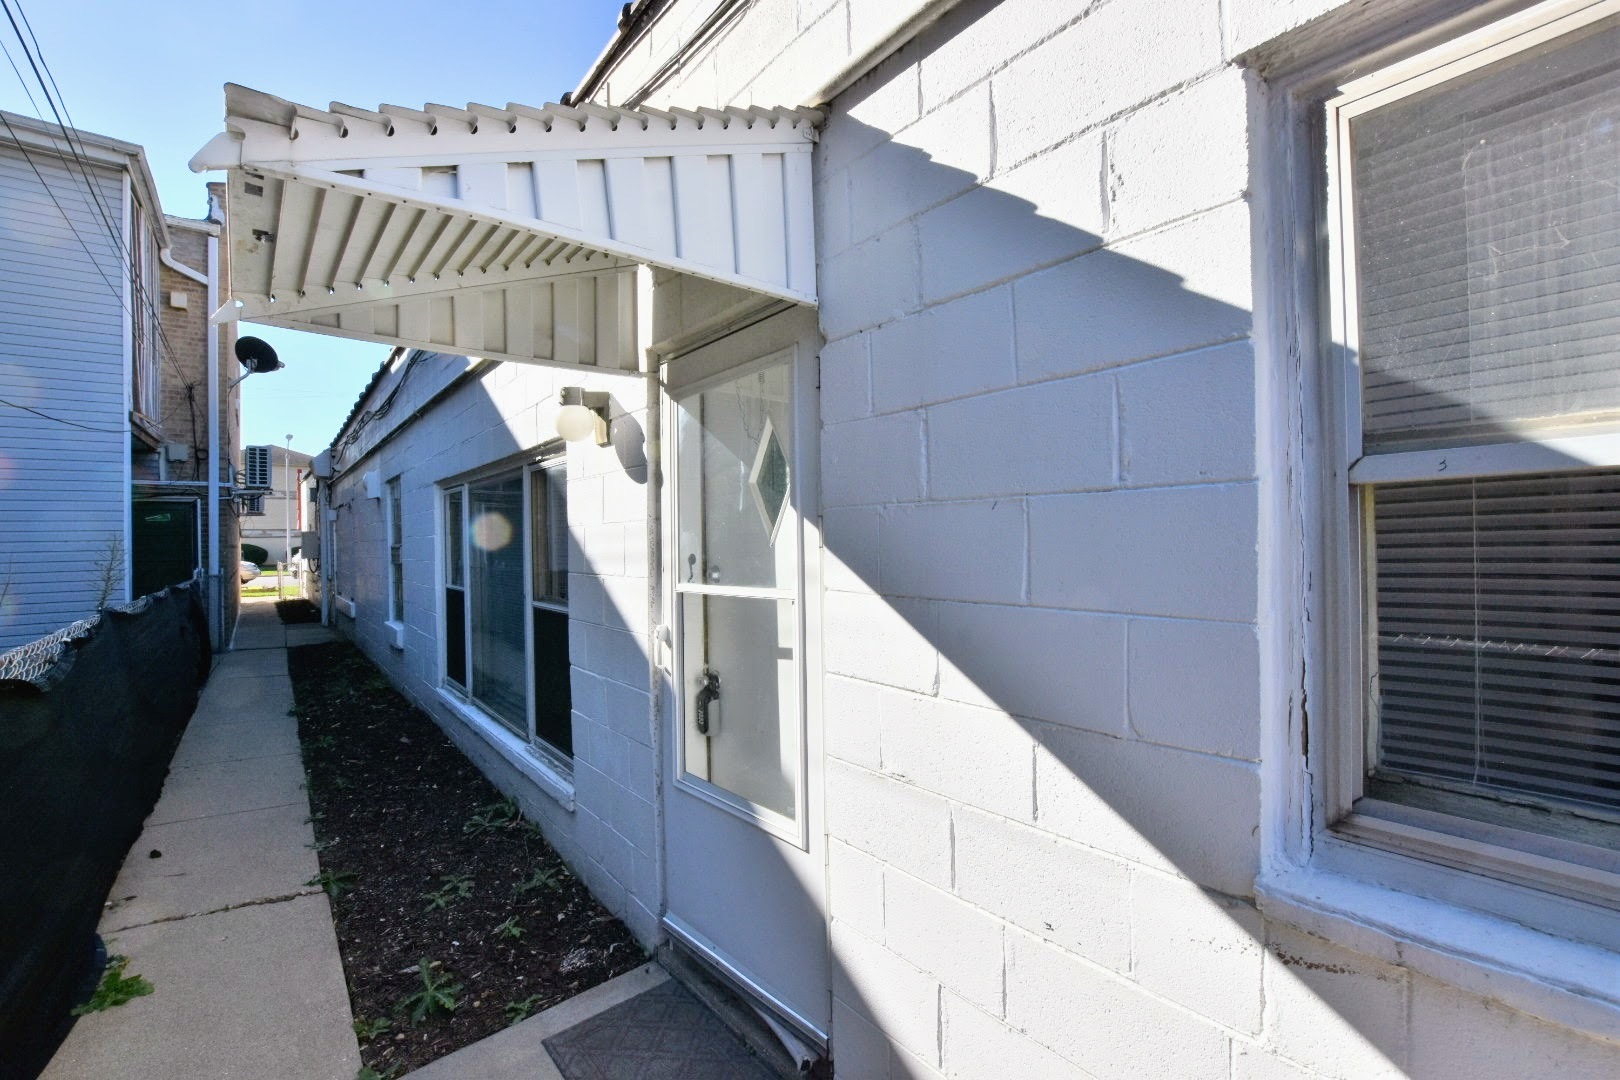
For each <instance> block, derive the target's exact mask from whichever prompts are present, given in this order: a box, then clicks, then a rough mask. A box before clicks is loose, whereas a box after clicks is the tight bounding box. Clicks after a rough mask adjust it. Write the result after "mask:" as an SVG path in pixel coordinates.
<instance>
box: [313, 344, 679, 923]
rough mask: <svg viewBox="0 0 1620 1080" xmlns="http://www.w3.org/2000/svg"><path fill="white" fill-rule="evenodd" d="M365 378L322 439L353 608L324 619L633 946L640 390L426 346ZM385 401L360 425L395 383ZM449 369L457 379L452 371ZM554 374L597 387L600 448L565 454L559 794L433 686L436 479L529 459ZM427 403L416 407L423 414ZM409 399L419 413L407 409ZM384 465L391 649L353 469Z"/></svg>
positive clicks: (382, 545) (640, 676) (653, 890)
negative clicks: (566, 683)
mask: <svg viewBox="0 0 1620 1080" xmlns="http://www.w3.org/2000/svg"><path fill="white" fill-rule="evenodd" d="M402 372H403V366H402V365H400V364H398V363H396V364H395V369H394V370H393V371H391V372H389V373H387V374H386V375H384V376H383V377H382V378H381V379H379V380H378V381H377V383H376V384H375V385H374V386H373V387H372V388H371V390H370V391H369V392H368V394H367V395H366V397H365V399H364V400H363V401H362V402H361V404H360V406H359V408H358V410H357V413H356V419H351V420H350V422H349V423H348V424H347V425H346V426H345V428H344V431H343V432H342V433H340V434H339V436H338V441H339V442H340V443H341V442H343V441H344V440H345V438H346V437H347V436H348V435H349V434H350V433H352V432H354V431H355V430H356V429H358V430H359V434H358V437H357V438H356V439H355V441H354V443H353V444H352V446H351V447H350V448H349V449H347V450H346V451H344V452H342V453H340V454H337V455H336V467H337V469H338V470H339V471H338V474H337V477H336V479H335V481H334V484H333V493H332V505H333V506H334V507H335V508H336V509H337V512H338V528H337V541H338V544H337V546H338V551H337V588H336V591H337V593H338V594H339V595H340V596H342V597H346V598H350V599H352V600H353V601H354V602H355V605H356V614H355V617H354V618H353V619H350V618H348V617H346V616H342V615H339V616H337V622H338V626H339V629H341V630H343V631H344V632H345V633H347V634H349V635H350V636H351V637H352V638H353V639H354V640H355V642H356V643H357V644H358V645H359V646H360V647H361V648H362V649H363V650H364V651H365V652H366V654H367V655H368V656H370V657H371V659H372V660H374V661H376V662H377V663H378V664H379V665H380V666H381V667H382V668H383V669H384V670H385V671H387V673H388V674H389V676H390V678H392V679H393V681H394V683H395V684H396V685H397V686H399V687H400V688H401V689H402V690H404V692H405V693H406V694H408V695H409V696H410V698H411V699H412V700H413V701H415V702H416V704H418V705H420V706H421V707H422V708H423V709H425V710H426V711H427V712H428V713H429V714H431V715H432V716H433V717H434V719H435V720H437V721H438V723H439V724H440V726H441V727H443V728H444V729H445V731H446V732H447V733H448V734H449V735H450V737H451V738H452V739H453V740H455V742H456V744H457V745H458V746H459V747H461V749H462V750H463V751H464V752H465V753H466V754H467V755H468V756H469V757H470V758H472V760H473V761H474V762H475V763H476V764H477V765H478V766H479V768H480V769H482V770H483V772H484V773H485V775H487V776H489V777H490V779H491V780H492V781H493V782H494V783H495V784H496V786H498V787H500V788H501V789H502V790H503V791H505V792H507V793H509V794H511V795H513V796H514V797H516V798H517V799H518V800H519V802H520V803H521V804H522V806H523V810H524V813H525V814H526V815H527V816H528V817H529V818H530V819H531V820H535V821H537V822H539V823H540V824H541V826H542V827H543V829H544V830H545V834H546V837H547V839H549V840H550V841H551V842H552V843H553V844H554V845H555V846H556V847H557V849H558V851H559V852H560V853H561V854H562V855H563V857H564V858H565V859H567V861H568V862H569V864H570V865H571V866H573V867H574V868H575V870H577V871H578V872H579V873H580V874H581V876H582V877H584V879H585V881H586V883H587V884H588V885H589V886H590V888H591V891H592V892H594V893H595V894H596V896H597V898H598V899H600V900H601V901H602V902H603V903H604V904H605V905H606V906H607V907H608V908H609V909H610V910H611V911H612V912H613V913H614V914H616V915H618V916H619V917H620V918H622V919H624V920H625V922H626V923H627V924H628V925H629V926H630V928H631V929H632V930H633V931H634V932H635V933H636V934H637V935H638V936H639V937H640V938H641V939H642V940H643V941H645V942H647V943H649V944H651V943H652V942H653V941H655V940H656V937H657V934H658V918H657V915H656V912H657V911H658V910H659V906H660V900H659V896H658V878H657V861H656V855H657V844H656V841H655V835H654V820H655V815H654V812H653V803H654V800H655V797H656V783H655V776H654V768H653V761H654V757H653V750H652V746H653V737H652V720H651V706H650V703H649V698H648V693H647V686H648V661H647V655H646V651H645V641H646V637H647V612H648V603H647V565H648V558H649V548H648V545H647V539H646V536H647V506H648V503H647V486H646V485H647V465H646V460H647V451H646V445H645V441H646V430H647V427H646V409H647V391H646V384H645V381H644V380H643V378H642V376H640V375H636V374H623V375H615V374H606V373H600V374H599V373H593V372H590V371H588V370H575V371H566V370H562V369H556V368H545V367H537V366H526V365H522V364H514V363H494V364H492V365H491V366H489V367H488V368H487V369H485V370H482V371H472V372H470V373H469V361H467V360H466V358H464V357H453V356H440V355H437V354H427V355H426V356H425V357H423V359H421V360H420V361H419V362H418V365H417V367H416V369H415V370H413V371H412V372H411V373H410V374H409V376H403V375H402ZM402 378H403V386H401V387H400V389H399V393H398V396H397V397H395V399H394V401H393V403H392V404H391V405H390V406H389V407H388V409H387V412H386V413H385V414H384V415H382V416H379V417H377V418H375V419H373V420H371V421H369V422H367V423H365V424H364V425H360V424H359V423H358V417H359V416H361V415H363V414H364V413H365V412H367V411H368V410H373V409H375V408H376V407H377V406H378V405H379V404H380V403H381V402H383V401H384V400H385V399H387V398H388V396H389V394H390V393H391V392H393V391H394V389H395V387H396V386H399V385H400V383H401V380H402ZM458 380H460V381H459V382H458ZM564 385H570V386H584V387H585V388H586V389H589V390H605V391H607V392H608V393H609V394H610V395H611V401H612V405H611V415H612V417H613V426H612V433H613V443H614V445H613V446H611V447H606V448H599V447H597V446H596V445H595V444H594V443H587V444H584V445H581V444H578V443H576V444H572V445H570V446H569V447H568V449H567V458H568V524H569V534H570V539H571V544H570V548H569V619H570V653H571V660H572V664H573V675H572V681H573V685H572V698H573V709H574V716H573V723H574V767H573V778H572V784H573V797H572V799H571V800H568V799H565V798H559V797H558V793H556V792H553V791H551V790H550V789H546V788H542V787H541V786H539V785H537V784H536V783H535V782H534V781H533V780H532V779H530V778H529V777H528V776H527V775H526V774H525V772H524V771H523V769H522V768H520V767H519V766H517V765H514V762H513V760H512V758H510V757H508V756H507V755H505V754H503V753H501V752H500V751H499V749H497V747H496V746H495V745H494V744H493V743H492V742H491V741H490V740H488V739H486V738H484V737H483V736H482V735H480V734H479V733H478V732H477V730H475V729H474V728H473V727H470V726H469V725H468V724H467V723H466V722H465V721H464V720H463V719H462V717H461V716H460V715H459V714H458V713H457V711H456V710H455V709H454V708H452V707H451V706H450V705H448V704H447V703H446V701H445V700H444V698H442V697H441V696H440V694H439V693H438V687H439V685H440V682H441V679H440V669H439V664H440V660H439V651H440V644H439V638H440V627H439V622H438V620H439V609H440V607H441V602H440V597H439V596H438V595H437V593H438V589H439V580H440V579H439V575H438V560H439V559H440V558H441V557H442V555H441V553H440V541H439V532H440V524H439V485H440V484H441V482H443V481H444V480H446V479H448V478H451V477H456V476H460V475H462V474H464V473H467V472H469V471H472V470H478V469H482V468H484V467H485V466H489V465H495V464H498V463H500V462H503V461H507V460H509V459H510V460H512V462H513V464H516V461H517V460H518V459H516V458H514V457H513V456H514V455H520V454H524V453H528V454H529V457H530V459H531V460H532V458H533V457H534V456H535V455H536V454H537V452H538V449H539V447H541V446H542V445H543V444H546V443H554V442H555V440H556V430H555V426H554V425H555V415H556V409H557V391H558V390H559V389H560V388H561V387H562V386H564ZM430 403H431V408H426V409H424V406H428V405H429V404H430ZM418 410H423V411H422V412H421V414H420V416H417V415H416V414H417V413H418ZM371 471H376V472H377V474H378V476H379V478H380V480H381V481H383V482H386V481H387V480H389V479H391V478H393V477H395V476H400V477H401V478H402V484H401V494H402V499H403V503H404V562H405V581H406V593H405V624H406V634H405V647H404V649H403V650H400V649H396V648H394V647H393V645H392V643H391V632H390V631H389V630H388V628H387V627H385V625H384V622H385V620H386V618H387V609H388V591H387V582H388V578H387V573H388V546H387V537H386V533H385V529H384V522H385V518H384V503H383V500H382V499H372V498H368V497H367V496H366V493H365V489H364V482H363V477H364V475H365V473H367V472H371Z"/></svg>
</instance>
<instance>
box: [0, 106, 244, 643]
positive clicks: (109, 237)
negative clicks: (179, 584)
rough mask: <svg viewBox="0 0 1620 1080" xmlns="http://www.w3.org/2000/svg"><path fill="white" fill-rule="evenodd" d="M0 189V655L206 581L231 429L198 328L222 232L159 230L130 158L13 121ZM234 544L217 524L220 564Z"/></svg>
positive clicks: (213, 348) (185, 223)
mask: <svg viewBox="0 0 1620 1080" xmlns="http://www.w3.org/2000/svg"><path fill="white" fill-rule="evenodd" d="M0 185H3V191H0V205H3V207H4V211H3V215H4V223H5V227H4V229H0V261H3V262H4V265H5V266H6V267H7V272H6V274H5V275H4V277H3V280H0V311H3V313H4V314H3V317H0V418H3V419H0V519H3V521H4V528H0V648H9V647H11V646H15V645H19V644H22V643H24V642H27V641H30V640H32V639H34V638H36V637H40V636H42V635H45V634H48V633H51V632H52V631H55V630H58V629H60V628H61V627H63V626H65V625H67V624H69V623H72V622H74V621H75V620H78V619H81V618H84V617H85V616H87V615H90V614H93V613H94V612H95V611H96V610H97V609H98V608H99V607H100V606H101V605H103V604H107V603H119V602H123V601H125V600H129V599H133V598H134V597H136V596H140V595H143V594H144V593H147V592H152V591H156V590H157V589H161V588H163V587H164V586H165V585H168V584H170V583H172V582H176V581H185V580H188V579H190V578H191V576H192V575H193V574H194V573H196V572H198V570H199V569H201V570H202V571H203V572H204V573H207V572H208V571H209V569H210V560H209V558H208V557H207V555H206V552H207V551H208V546H207V545H208V538H209V537H210V536H211V530H212V527H211V526H210V524H209V522H208V520H207V506H208V503H209V491H210V485H209V480H208V477H209V468H208V461H209V449H210V446H213V445H217V446H219V447H221V448H225V449H222V451H221V452H220V455H219V456H220V460H221V461H222V462H223V461H225V460H227V458H228V453H229V450H228V448H229V447H231V446H233V445H234V439H235V435H236V432H237V429H238V427H237V424H236V406H235V396H234V394H233V393H230V392H228V391H227V389H226V388H227V386H228V383H229V380H230V379H231V377H232V376H233V374H234V370H235V367H236V365H235V362H234V360H233V359H232V357H231V350H230V347H229V346H230V343H231V341H232V340H233V339H234V328H233V327H229V326H227V327H223V328H220V329H218V330H212V328H210V327H209V325H208V321H207V320H208V317H209V314H210V311H211V309H210V308H209V306H208V305H209V302H210V301H211V300H217V294H218V282H219V280H220V277H219V272H220V269H221V268H220V266H219V260H218V254H217V248H218V239H217V237H218V234H219V220H220V218H219V217H218V216H217V215H211V217H210V219H208V220H203V221H193V220H190V219H186V218H176V217H166V216H165V215H164V214H163V213H162V209H161V206H160V205H159V203H158V199H157V194H156V190H155V188H154V187H153V184H152V178H151V174H150V172H149V171H148V169H147V165H146V160H145V157H144V155H143V153H142V151H141V148H140V147H138V146H134V145H132V144H130V143H126V142H122V141H120V140H117V139H111V138H107V137H105V136H101V135H93V134H90V133H87V132H77V131H69V132H64V129H62V128H60V127H58V126H56V125H53V124H46V123H42V122H40V121H38V120H32V119H29V118H27V117H22V116H17V115H15V114H11V113H6V114H4V125H3V129H0ZM211 361H212V362H213V363H215V364H216V368H215V372H214V375H215V378H213V379H210V377H209V364H210V362H211ZM211 401H213V402H217V410H218V412H217V420H216V422H215V424H214V425H210V422H209V420H210V413H209V406H210V402H211ZM220 491H221V492H228V491H229V486H228V480H227V481H226V485H225V486H224V487H222V488H220ZM234 529H235V523H234V514H233V513H230V512H227V513H226V514H223V515H221V520H220V523H219V537H218V545H217V548H218V549H222V550H225V551H226V552H227V553H229V552H234V551H235V550H236V541H235V537H234ZM235 561H236V560H235V557H234V556H232V557H231V558H230V561H229V562H228V563H227V564H226V565H228V566H232V567H234V565H235ZM236 596H237V589H236V586H235V577H234V574H233V575H230V576H229V577H227V578H226V580H225V585H224V588H222V589H221V590H218V591H217V594H216V598H215V601H214V603H213V604H211V605H210V609H211V610H210V619H211V622H212V623H213V625H214V626H215V627H219V626H223V625H225V624H226V623H227V621H228V620H230V619H232V618H234V606H235V602H236V600H235V598H236Z"/></svg>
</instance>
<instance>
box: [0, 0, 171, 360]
mask: <svg viewBox="0 0 1620 1080" xmlns="http://www.w3.org/2000/svg"><path fill="white" fill-rule="evenodd" d="M13 3H14V4H15V5H16V9H17V14H16V15H13V14H12V9H11V8H12V4H13ZM0 9H4V11H5V13H6V19H7V21H8V22H10V23H11V29H12V31H13V32H14V33H15V34H16V35H17V44H18V45H20V46H21V47H22V50H23V56H24V57H25V58H26V59H27V60H28V66H29V67H30V68H31V69H32V70H33V72H34V78H35V79H36V80H38V82H39V88H40V92H41V93H42V94H43V95H44V97H45V103H46V104H47V105H49V106H50V108H51V115H52V116H54V117H56V123H57V126H58V127H59V128H61V129H62V135H63V138H64V140H65V141H66V142H67V147H68V151H69V153H70V154H72V156H73V160H74V162H75V163H76V164H77V165H78V168H79V175H80V178H81V179H82V180H83V181H84V188H85V191H86V192H87V193H88V194H89V195H90V199H91V202H92V203H93V204H94V207H95V210H96V213H97V215H98V216H99V217H100V218H101V223H102V228H103V229H104V231H105V232H106V233H107V236H108V238H109V239H111V240H112V242H113V245H114V246H115V247H117V248H118V250H119V253H120V254H121V256H122V257H123V260H124V264H125V265H126V266H129V267H130V268H131V275H130V276H131V278H132V279H133V278H134V277H135V274H134V272H133V270H134V267H135V253H134V250H133V248H134V242H135V240H136V238H134V237H131V238H130V239H131V243H130V244H129V245H126V244H125V243H124V238H123V235H122V230H121V229H120V228H118V227H117V226H116V225H115V224H114V223H113V215H112V209H111V207H109V206H108V205H107V203H106V201H105V200H104V199H103V198H102V195H101V192H100V190H99V189H98V188H97V186H96V183H95V181H94V179H93V178H92V177H91V175H90V165H89V160H88V159H89V153H88V151H86V150H85V149H84V139H83V136H82V135H79V132H78V129H77V127H75V126H74V124H73V114H72V113H70V112H69V111H68V107H67V99H66V98H65V97H63V95H62V89H61V87H60V86H59V85H58V84H57V81H56V74H55V73H54V72H52V71H51V68H50V64H49V63H47V62H46V60H45V50H44V49H43V48H42V47H41V46H40V44H39V38H38V37H37V36H36V35H35V34H34V27H33V24H32V23H30V22H29V21H28V13H27V12H26V11H24V10H23V6H22V0H0ZM17 16H21V18H22V21H23V26H26V27H27V28H28V37H29V39H31V40H32V41H33V43H34V48H33V51H30V50H29V47H28V41H25V40H24V39H23V34H22V29H21V28H20V27H18V25H17ZM36 53H37V55H38V63H35V54H36ZM6 55H7V58H8V59H10V55H11V54H10V52H9V51H8V52H7V54H6ZM41 67H43V68H44V69H45V71H44V74H43V75H42V74H41V73H40V68H41ZM12 70H14V71H16V70H17V66H16V63H15V62H13V63H12ZM47 76H48V77H49V78H50V86H49V87H47V86H46V85H45V79H46V77H47ZM17 77H18V79H19V81H23V80H22V73H21V72H20V71H18V72H17ZM52 89H54V90H55V91H56V96H55V98H54V99H53V98H52V96H51V91H52ZM23 92H24V93H25V94H27V95H28V100H29V102H30V103H31V104H33V105H34V111H35V113H36V114H37V113H38V111H39V105H38V103H36V102H34V96H33V94H32V93H31V92H30V91H29V89H28V85H27V83H26V81H23ZM58 105H60V106H61V108H60V110H59V109H58V108H57V106H58ZM40 119H41V120H44V119H45V118H44V117H43V116H41V117H40ZM8 126H9V125H8ZM75 136H78V137H79V142H78V144H77V145H75V144H74V137H75ZM64 164H66V163H65V162H64ZM35 171H36V172H37V171H38V170H35ZM69 174H70V175H71V174H72V170H71V169H69ZM40 182H41V183H43V182H44V178H43V177H41V181H40ZM58 209H60V204H59V205H58ZM131 284H132V285H134V288H133V290H132V291H133V292H135V293H137V294H138V295H137V297H136V299H137V302H138V303H139V304H140V305H141V307H142V308H143V309H144V310H145V311H146V314H147V315H148V317H149V318H150V320H151V326H152V329H153V330H154V332H155V334H156V340H154V344H155V345H156V344H158V343H159V342H161V351H162V354H163V358H164V359H165V360H167V361H168V362H169V366H170V367H171V368H173V369H174V373H175V374H176V375H177V376H179V377H180V382H181V384H182V385H184V386H190V385H193V384H192V383H190V382H189V381H188V380H187V378H186V373H185V372H184V371H183V370H182V369H181V368H180V365H179V362H178V361H176V360H175V357H174V346H173V345H172V344H171V343H170V341H169V336H168V334H167V333H166V332H165V331H164V329H163V317H162V315H161V313H160V312H159V311H158V307H157V304H156V302H155V301H154V300H153V299H152V295H151V292H150V283H149V282H147V281H146V280H145V278H144V276H143V277H142V278H141V279H140V280H139V282H135V281H133V280H132V282H131ZM109 285H110V283H109ZM115 291H116V292H117V293H118V296H119V301H120V303H122V301H123V295H122V291H121V290H115ZM124 307H125V310H126V311H130V314H131V316H133V315H134V311H133V310H131V309H130V308H129V306H128V305H124Z"/></svg>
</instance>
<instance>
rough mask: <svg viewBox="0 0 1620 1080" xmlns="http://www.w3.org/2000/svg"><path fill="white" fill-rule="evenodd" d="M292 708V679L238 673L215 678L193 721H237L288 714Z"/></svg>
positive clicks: (283, 675)
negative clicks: (253, 717) (252, 717)
mask: <svg viewBox="0 0 1620 1080" xmlns="http://www.w3.org/2000/svg"><path fill="white" fill-rule="evenodd" d="M292 707H293V691H292V680H291V679H289V678H288V677H287V673H286V669H285V667H283V669H282V671H281V672H279V673H276V674H256V675H247V674H236V675H234V676H231V677H226V678H220V677H218V676H217V675H216V677H214V678H212V679H210V680H209V682H208V687H207V689H205V690H204V691H203V692H202V697H201V698H199V699H198V701H197V713H196V715H195V716H194V717H193V718H192V723H194V724H195V723H199V722H204V721H227V722H228V721H234V720H243V719H247V717H248V715H249V714H251V715H253V716H286V715H287V712H288V710H290V709H291V708H292Z"/></svg>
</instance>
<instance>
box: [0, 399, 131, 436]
mask: <svg viewBox="0 0 1620 1080" xmlns="http://www.w3.org/2000/svg"><path fill="white" fill-rule="evenodd" d="M0 405H9V406H11V407H12V408H13V409H17V410H19V411H21V412H26V413H33V414H34V415H35V416H38V417H40V418H42V419H45V420H49V421H50V422H51V423H53V424H65V425H67V426H68V427H73V428H79V429H80V430H82V431H94V432H95V433H96V434H98V435H122V434H124V432H122V431H120V430H119V429H117V428H99V427H91V426H90V425H89V424H81V423H79V422H78V421H77V420H64V419H63V418H62V417H60V416H52V415H51V414H50V413H44V412H40V411H39V410H38V409H35V408H32V407H30V406H28V405H19V404H17V403H16V402H15V401H7V400H6V399H5V398H0Z"/></svg>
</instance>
